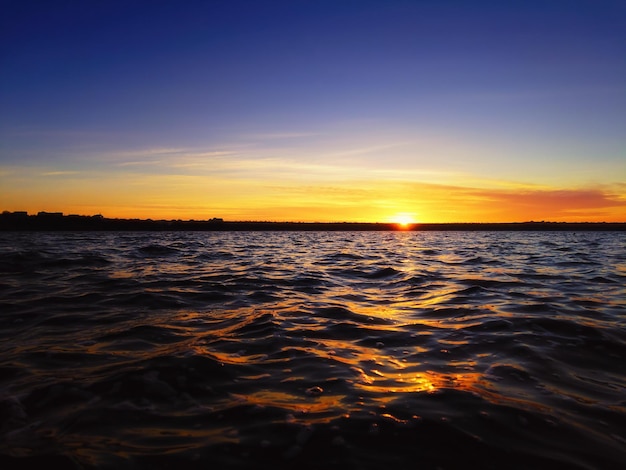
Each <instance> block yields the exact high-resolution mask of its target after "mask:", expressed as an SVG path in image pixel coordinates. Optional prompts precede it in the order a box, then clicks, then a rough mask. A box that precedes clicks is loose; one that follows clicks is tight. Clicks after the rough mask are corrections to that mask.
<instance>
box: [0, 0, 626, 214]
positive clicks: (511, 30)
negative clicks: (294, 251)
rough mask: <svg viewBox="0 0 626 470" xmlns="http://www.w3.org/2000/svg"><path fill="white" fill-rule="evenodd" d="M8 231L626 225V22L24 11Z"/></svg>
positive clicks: (4, 140) (539, 15)
mask: <svg viewBox="0 0 626 470" xmlns="http://www.w3.org/2000/svg"><path fill="white" fill-rule="evenodd" d="M1 210H8V211H28V212H29V213H37V212H39V211H59V212H64V213H66V214H81V215H93V214H102V215H104V216H105V217H122V218H152V219H197V220H204V219H209V218H212V217H221V218H224V219H225V220H237V221H242V220H259V221H261V220H262V221H309V222H313V221H321V222H326V221H355V222H356V221H366V222H389V221H396V220H400V218H403V217H404V218H405V219H407V220H413V221H416V222H523V221H530V220H536V221H540V220H547V221H557V222H563V221H592V222H593V221H606V222H616V221H617V222H622V221H626V2H624V1H622V0H589V1H586V0H543V1H536V0H524V1H517V0H510V1H481V0H476V1H471V2H470V1H452V0H450V1H448V0H424V1H422V0H377V1H374V0H360V1H358V0H333V1H327V0H290V1H286V0H283V1H265V0H253V1H244V0H210V1H193V0H189V1H184V2H181V1H173V0H172V1H161V0H150V1H146V0H144V1H133V0H124V1H118V0H106V1H105V0H76V1H72V0H48V1H30V0H8V1H7V0H5V1H3V7H2V15H0V211H1Z"/></svg>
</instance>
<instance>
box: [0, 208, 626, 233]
mask: <svg viewBox="0 0 626 470" xmlns="http://www.w3.org/2000/svg"><path fill="white" fill-rule="evenodd" d="M0 231H620V232H624V231H626V222H544V221H542V222H534V221H533V222H511V223H507V222H502V223H471V222H468V223H416V224H413V225H411V226H409V227H406V228H403V227H401V226H399V225H398V224H395V223H383V222H252V221H240V222H233V221H224V220H222V219H218V218H214V219H209V220H152V219H109V218H106V217H103V216H100V215H96V216H83V215H63V214H61V213H56V212H53V213H48V212H40V213H39V214H37V215H28V214H27V213H25V212H3V213H2V214H0Z"/></svg>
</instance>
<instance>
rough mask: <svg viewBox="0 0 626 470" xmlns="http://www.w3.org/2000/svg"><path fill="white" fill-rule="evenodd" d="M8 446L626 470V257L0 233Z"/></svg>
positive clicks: (599, 247) (427, 240)
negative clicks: (619, 469)
mask: <svg viewBox="0 0 626 470" xmlns="http://www.w3.org/2000/svg"><path fill="white" fill-rule="evenodd" d="M0 426H1V433H0V454H1V455H2V457H0V467H2V468H11V466H12V465H13V466H15V467H16V468H20V467H21V468H23V466H24V465H25V463H26V462H28V463H32V464H35V465H40V466H43V465H46V466H47V465H52V464H53V463H55V462H56V463H58V464H59V465H60V466H61V467H63V466H66V467H70V468H72V467H71V465H73V468H85V469H91V468H98V469H100V468H102V469H109V468H111V469H113V468H115V469H117V468H120V469H143V468H146V469H152V468H178V469H181V470H182V469H186V468H217V469H219V468H272V469H273V468H297V469H329V468H338V469H339V468H340V469H361V468H362V469H379V468H395V469H405V468H426V469H428V468H433V469H435V468H441V469H453V468H468V467H469V468H472V467H477V468H495V469H500V468H512V469H515V468H516V469H536V468H549V469H558V468H561V469H565V468H568V469H569V468H572V469H617V468H624V466H625V465H626V235H625V234H624V233H615V232H603V233H591V232H576V233H574V232H565V233H554V232H533V233H522V232H498V233H495V232H472V233H468V232H428V233H420V232H406V233H401V232H332V233H330V232H286V233H285V232H233V233H226V232H224V233H215V232H211V233H197V232H194V233H181V232H177V233H174V232H170V233H154V232H149V233H139V232H137V233H132V232H131V233H3V234H0ZM24 458H28V460H23V459H24Z"/></svg>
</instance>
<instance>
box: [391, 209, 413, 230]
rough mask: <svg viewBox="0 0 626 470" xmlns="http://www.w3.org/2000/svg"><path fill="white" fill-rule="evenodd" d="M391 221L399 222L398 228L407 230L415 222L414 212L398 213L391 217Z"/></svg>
mask: <svg viewBox="0 0 626 470" xmlns="http://www.w3.org/2000/svg"><path fill="white" fill-rule="evenodd" d="M391 221H392V222H393V223H395V224H397V225H398V228H400V229H402V230H406V229H408V228H410V227H411V226H412V225H414V224H415V218H414V217H413V214H411V213H409V212H401V213H399V214H396V215H394V216H393V217H392V218H391Z"/></svg>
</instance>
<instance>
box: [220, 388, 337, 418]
mask: <svg viewBox="0 0 626 470" xmlns="http://www.w3.org/2000/svg"><path fill="white" fill-rule="evenodd" d="M231 397H232V398H233V399H234V400H235V401H239V402H241V403H245V404H249V405H255V406H259V407H266V406H268V407H278V408H282V409H285V410H289V411H290V412H291V413H292V416H291V417H290V418H291V419H293V420H294V421H296V420H297V418H298V416H306V421H307V422H308V423H310V422H326V421H330V420H332V419H334V417H331V416H325V417H323V416H319V417H317V418H313V417H312V416H311V414H315V413H324V412H328V411H330V410H336V411H337V412H338V413H341V414H344V413H345V411H346V409H345V408H346V406H345V403H344V402H343V399H344V396H343V395H332V394H327V393H321V394H320V395H316V396H315V397H312V396H308V395H303V396H299V395H293V394H290V393H285V392H279V391H275V390H259V391H257V392H254V393H250V394H246V395H231ZM312 418H313V419H312Z"/></svg>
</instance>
